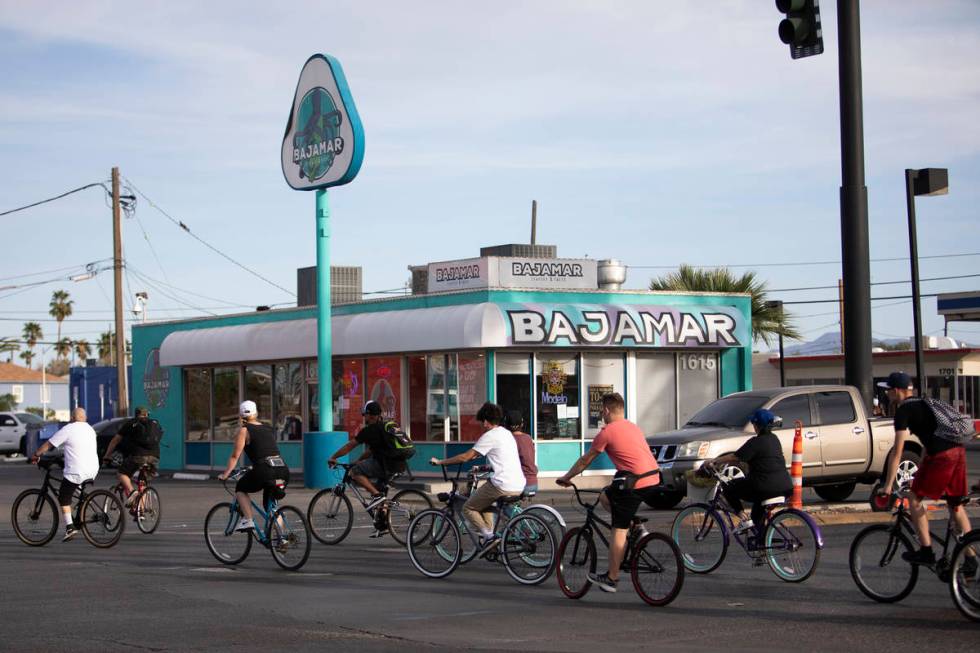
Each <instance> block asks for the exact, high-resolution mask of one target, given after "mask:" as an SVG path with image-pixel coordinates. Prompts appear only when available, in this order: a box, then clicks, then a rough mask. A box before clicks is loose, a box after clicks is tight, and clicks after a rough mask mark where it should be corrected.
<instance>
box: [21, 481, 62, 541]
mask: <svg viewBox="0 0 980 653" xmlns="http://www.w3.org/2000/svg"><path fill="white" fill-rule="evenodd" d="M32 497H33V501H28V499H29V498H32ZM21 510H23V511H24V514H23V517H24V519H23V520H21V514H20V513H21ZM59 514H61V511H60V510H58V508H57V506H55V505H54V499H52V498H51V497H50V496H49V495H48V494H47V493H45V492H41V490H36V489H35V490H24V491H23V492H21V493H20V494H18V495H17V498H16V499H14V505H13V506H12V507H11V508H10V522H11V524H12V525H13V527H14V533H15V534H16V535H17V539H19V540H20V541H21V542H23V543H24V544H26V545H28V546H44V545H45V544H47V543H48V542H50V541H51V540H52V539H53V538H54V536H55V534H56V533H57V532H58V515H59Z"/></svg>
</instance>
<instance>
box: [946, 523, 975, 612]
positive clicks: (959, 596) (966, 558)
mask: <svg viewBox="0 0 980 653" xmlns="http://www.w3.org/2000/svg"><path fill="white" fill-rule="evenodd" d="M971 554H972V555H971ZM978 563H980V530H972V531H970V532H969V533H967V534H966V535H965V536H964V537H963V541H962V542H960V544H959V545H958V546H957V547H956V551H955V552H954V553H953V560H952V563H951V565H950V572H951V574H950V575H951V578H950V581H949V593H950V595H952V597H953V603H955V604H956V607H957V609H958V610H959V611H960V613H962V615H963V616H964V617H966V618H967V619H970V620H971V621H980V569H978V567H980V564H978Z"/></svg>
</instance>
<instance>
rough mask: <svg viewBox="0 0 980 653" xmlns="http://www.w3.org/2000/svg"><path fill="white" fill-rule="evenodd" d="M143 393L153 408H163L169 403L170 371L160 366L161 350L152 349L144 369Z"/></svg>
mask: <svg viewBox="0 0 980 653" xmlns="http://www.w3.org/2000/svg"><path fill="white" fill-rule="evenodd" d="M143 393H144V394H145V395H146V401H147V403H149V404H150V406H151V407H153V408H161V407H163V405H164V404H166V403H167V395H168V394H169V393H170V370H169V369H168V368H166V367H162V366H161V365H160V350H159V349H151V350H150V353H149V355H147V357H146V366H145V367H144V368H143Z"/></svg>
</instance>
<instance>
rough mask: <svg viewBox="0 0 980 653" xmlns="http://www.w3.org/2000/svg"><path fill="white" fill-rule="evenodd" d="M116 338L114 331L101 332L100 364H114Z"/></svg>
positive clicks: (99, 346) (99, 345) (99, 344)
mask: <svg viewBox="0 0 980 653" xmlns="http://www.w3.org/2000/svg"><path fill="white" fill-rule="evenodd" d="M115 342H116V338H115V336H114V335H113V334H112V331H103V332H102V333H100V334H99V343H98V349H99V365H112V361H113V357H114V355H115V353H114V347H115Z"/></svg>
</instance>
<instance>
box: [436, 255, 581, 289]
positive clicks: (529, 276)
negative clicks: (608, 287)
mask: <svg viewBox="0 0 980 653" xmlns="http://www.w3.org/2000/svg"><path fill="white" fill-rule="evenodd" d="M598 287H599V283H598V266H597V263H596V261H595V260H593V259H565V258H562V259H536V258H510V257H505V256H489V257H483V258H473V259H464V260H461V261H447V262H443V263H430V264H429V285H428V291H429V292H430V293H431V292H442V291H446V290H459V289H467V288H532V289H533V288H537V289H547V290H595V289H597V288H598Z"/></svg>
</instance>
